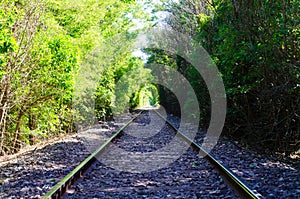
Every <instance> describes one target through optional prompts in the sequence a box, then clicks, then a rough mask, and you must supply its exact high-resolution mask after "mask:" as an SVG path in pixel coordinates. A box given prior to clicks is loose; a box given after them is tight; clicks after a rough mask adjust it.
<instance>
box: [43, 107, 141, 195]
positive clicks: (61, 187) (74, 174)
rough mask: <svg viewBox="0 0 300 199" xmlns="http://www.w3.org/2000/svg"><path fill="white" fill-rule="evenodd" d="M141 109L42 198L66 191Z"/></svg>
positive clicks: (62, 193)
mask: <svg viewBox="0 0 300 199" xmlns="http://www.w3.org/2000/svg"><path fill="white" fill-rule="evenodd" d="M142 112H143V111H140V112H139V113H138V114H137V115H136V116H135V117H134V118H132V119H131V120H130V121H129V122H127V123H126V124H125V125H124V126H123V127H122V128H120V129H119V130H118V131H117V132H116V133H115V134H114V135H113V136H112V137H110V138H109V139H108V140H107V141H106V142H105V143H104V144H102V145H101V146H100V147H98V148H97V149H96V150H95V151H94V152H93V153H92V154H90V155H89V156H88V157H87V158H86V159H85V160H83V161H82V162H81V163H80V164H79V165H78V166H77V167H76V168H75V169H73V170H72V171H71V172H70V173H69V174H68V175H67V176H65V177H64V178H63V179H62V180H61V181H60V182H59V183H57V184H56V185H55V186H54V187H53V188H52V189H51V190H50V191H48V192H47V193H46V194H45V195H44V196H43V199H49V198H51V199H54V198H55V199H56V198H61V197H62V196H63V195H64V194H65V193H66V191H67V189H68V187H69V186H70V185H72V184H73V183H74V182H76V181H77V180H78V179H79V178H81V177H82V175H83V173H84V172H85V171H86V170H87V169H88V168H89V167H90V166H91V165H92V164H93V163H94V162H95V161H96V156H97V155H99V154H100V152H102V151H103V150H104V149H105V148H106V147H107V146H108V145H109V144H110V143H111V142H112V141H113V140H114V139H115V138H116V137H117V136H118V135H119V134H120V133H121V132H122V131H123V130H124V129H125V128H126V127H127V126H128V125H129V124H131V123H132V122H133V121H134V120H135V119H137V118H138V117H139V116H140V115H141V113H142Z"/></svg>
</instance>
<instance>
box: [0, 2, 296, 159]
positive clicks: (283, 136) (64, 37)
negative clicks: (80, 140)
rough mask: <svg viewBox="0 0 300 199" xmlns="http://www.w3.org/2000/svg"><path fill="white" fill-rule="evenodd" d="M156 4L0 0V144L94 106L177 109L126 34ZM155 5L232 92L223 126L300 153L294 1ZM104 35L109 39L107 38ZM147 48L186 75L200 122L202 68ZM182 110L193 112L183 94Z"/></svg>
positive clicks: (107, 112)
mask: <svg viewBox="0 0 300 199" xmlns="http://www.w3.org/2000/svg"><path fill="white" fill-rule="evenodd" d="M152 3H153V2H152V1H145V2H144V4H141V3H137V1H133V0H127V1H125V0H105V1H104V0H86V1H79V0H75V1H73V0H61V1H56V0H34V1H32V0H2V1H1V3H0V83H1V84H0V134H1V135H0V136H1V141H0V154H1V155H5V154H10V153H14V152H16V151H18V150H19V149H20V148H21V147H22V146H23V145H25V144H34V143H36V142H38V141H39V140H42V139H45V138H49V137H52V136H55V135H57V134H61V133H69V132H74V131H75V127H76V125H74V119H75V120H76V121H77V124H78V121H81V120H83V118H85V117H89V113H90V112H91V111H92V112H93V111H94V109H95V112H93V113H94V114H95V117H96V118H97V119H104V120H105V119H107V118H110V117H111V116H112V115H113V114H114V113H117V112H118V111H120V110H121V109H123V108H124V106H129V107H130V108H133V107H136V106H139V105H155V104H156V103H158V101H160V102H161V104H162V105H163V106H164V107H165V108H166V109H168V111H169V112H172V113H174V114H179V113H180V110H179V109H178V101H176V99H175V96H174V95H173V94H172V93H171V92H170V91H168V90H167V88H164V87H161V86H159V85H153V84H149V81H150V82H151V79H152V78H153V77H152V75H151V71H150V70H149V69H147V67H144V61H145V60H141V59H140V58H137V57H132V52H130V50H131V49H130V47H129V46H130V42H131V38H134V37H135V36H136V35H137V33H138V30H137V29H135V28H134V26H135V25H137V23H139V24H142V23H144V24H147V23H146V22H150V23H149V24H151V25H150V26H152V25H154V24H155V23H156V22H157V21H156V20H157V16H155V15H153V14H152V15H151V14H149V13H147V12H146V11H145V9H144V8H142V7H143V6H145V5H147V4H148V5H151V4H152ZM156 8H157V9H156V10H153V13H155V12H158V11H165V12H166V13H168V14H167V15H166V18H165V22H166V23H167V24H168V27H169V28H172V29H173V30H175V31H178V32H181V33H184V34H187V35H189V36H191V37H192V38H193V39H194V40H195V41H196V42H197V43H198V44H200V45H202V46H203V47H204V48H205V49H206V50H207V52H208V53H209V54H210V56H211V57H212V59H213V60H214V62H215V63H216V65H217V67H218V69H219V71H220V73H221V76H222V78H223V80H224V83H225V89H226V95H227V106H228V111H227V119H226V124H225V131H224V133H226V134H227V135H229V136H231V137H233V138H237V139H239V140H243V141H245V142H246V143H247V144H251V145H252V146H255V147H256V148H257V149H259V150H261V151H269V152H270V151H271V152H273V153H274V152H280V153H284V154H285V155H290V154H292V153H294V152H295V151H297V150H298V149H299V144H300V141H299V140H300V139H299V138H300V133H299V132H300V126H299V119H300V107H299V104H300V95H299V93H300V81H299V79H300V77H299V72H300V69H299V68H300V61H299V57H300V47H299V46H300V45H299V44H300V27H299V24H300V18H299V16H300V13H299V11H300V3H299V1H296V0H274V1H258V0H243V1H237V0H233V1H229V0H214V1H199V0H185V1H171V0H168V1H162V3H160V4H158V5H157V7H156ZM137 20H138V22H137ZM145 26H147V25H145ZM118 35H119V36H118ZM109 39H111V40H113V42H111V43H110V45H105V42H106V41H108V40H109ZM114 42H115V44H114ZM112 44H113V45H112ZM143 52H144V53H146V54H148V56H149V57H148V59H147V63H148V64H151V63H155V62H156V63H160V64H165V65H168V66H171V67H173V68H175V69H177V70H178V71H179V72H180V73H181V74H183V75H184V76H185V77H186V78H187V79H188V81H189V82H190V84H191V86H192V87H193V89H194V90H195V93H196V95H197V98H198V100H199V102H200V109H201V118H200V123H201V125H202V126H204V127H205V126H206V127H207V125H208V123H209V121H210V96H209V94H208V91H207V87H206V85H205V83H204V81H203V79H202V78H201V75H200V74H199V73H197V71H196V70H195V68H193V66H191V64H190V63H187V62H186V61H185V60H184V59H183V58H182V57H180V56H177V55H171V54H168V53H167V52H164V51H162V50H159V49H143ZM130 71H133V72H130ZM167 72H168V71H162V74H163V73H167ZM124 77H126V78H124ZM161 78H162V79H163V78H164V77H163V76H162V77H161ZM124 79H126V82H125V83H123V84H121V83H122V81H123V80H124ZM78 82H79V83H78ZM119 85H121V87H118V86H119ZM137 85H142V87H139V86H137ZM187 95H188V93H187ZM91 99H92V100H91ZM116 100H117V101H116ZM91 105H92V106H91ZM90 106H91V107H90ZM74 107H75V109H74ZM90 108H92V109H93V110H90ZM181 108H183V109H184V111H187V112H188V111H190V110H189V109H191V106H190V104H189V101H188V100H187V101H186V102H185V104H184V107H181ZM78 111H79V112H78ZM114 111H115V112H114ZM91 120H93V118H91ZM79 123H80V122H79ZM75 124H76V122H75Z"/></svg>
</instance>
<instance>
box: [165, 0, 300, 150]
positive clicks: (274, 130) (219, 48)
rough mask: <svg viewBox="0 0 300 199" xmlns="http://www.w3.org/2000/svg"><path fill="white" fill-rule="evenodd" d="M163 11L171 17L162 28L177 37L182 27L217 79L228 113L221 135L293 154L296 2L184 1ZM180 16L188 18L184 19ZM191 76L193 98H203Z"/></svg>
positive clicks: (296, 96)
mask: <svg viewBox="0 0 300 199" xmlns="http://www.w3.org/2000/svg"><path fill="white" fill-rule="evenodd" d="M179 8H182V9H179ZM168 10H171V12H172V13H173V15H175V16H177V18H176V17H175V18H173V19H172V18H171V19H169V22H168V23H169V24H170V25H171V26H172V27H175V28H176V29H177V30H178V31H183V30H182V27H185V30H184V32H185V33H187V34H190V35H192V36H193V37H194V39H195V40H197V41H198V42H199V43H200V44H201V45H203V46H204V47H205V49H206V50H207V51H208V52H209V53H210V55H211V56H212V58H213V59H214V61H215V63H216V64H217V66H218V68H219V70H220V72H221V74H222V77H223V80H224V83H225V87H226V93H227V99H228V108H229V109H228V116H227V124H226V125H225V128H226V130H227V133H229V134H230V135H233V136H234V137H238V136H240V137H241V138H242V139H244V140H247V141H248V142H253V143H254V142H256V143H257V142H258V143H260V146H262V145H263V146H265V147H269V149H272V150H273V149H275V150H274V151H276V150H277V151H281V152H285V153H286V155H288V154H290V153H291V152H293V151H295V150H296V149H297V147H299V142H298V141H297V140H299V137H300V134H299V132H300V129H299V125H298V124H299V116H298V115H299V113H300V109H299V105H298V104H299V100H300V99H299V96H300V89H299V68H300V62H299V56H300V48H299V46H300V45H299V41H300V40H299V39H300V34H299V31H300V27H299V24H300V18H299V17H298V16H299V14H300V13H299V12H300V2H299V1H295V0H291V1H258V0H255V1H250V0H249V1H247V0H246V1H237V0H234V1H229V0H225V1H224V0H217V1H213V3H212V4H210V3H207V4H200V3H199V4H194V3H193V1H189V0H188V1H180V3H179V4H175V5H171V6H170V7H169V9H168ZM185 10H189V11H191V12H192V13H191V14H192V16H186V15H184V14H183V12H185ZM185 14H186V13H185ZM179 16H185V17H184V19H182V18H180V17H179ZM194 16H197V19H194ZM193 24H196V25H193ZM185 67H186V66H185V65H181V66H180V67H179V68H185ZM193 73H194V72H193V71H190V73H189V75H188V76H189V77H190V78H191V79H190V80H192V81H190V82H191V83H192V84H194V85H195V86H193V87H194V88H196V91H197V92H196V93H197V95H198V96H204V98H206V97H207V93H205V89H204V90H203V89H202V90H201V88H204V87H203V85H202V86H201V83H200V82H198V83H197V78H195V77H196V76H194V77H193ZM207 106H208V104H207ZM186 108H187V109H188V105H186ZM201 110H202V109H201ZM208 121H209V120H208ZM256 146H259V145H256Z"/></svg>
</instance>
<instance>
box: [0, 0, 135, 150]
mask: <svg viewBox="0 0 300 199" xmlns="http://www.w3.org/2000/svg"><path fill="white" fill-rule="evenodd" d="M131 3H133V2H131ZM129 5H130V4H129V3H128V2H124V1H118V0H110V1H104V0H87V1H71V0H63V1H56V0H34V1H28V0H21V1H12V0H3V1H1V3H0V81H1V84H0V118H1V119H0V133H1V141H0V153H1V154H5V153H12V152H14V151H17V150H18V149H19V148H20V147H21V146H22V145H23V144H34V143H35V142H37V141H39V140H41V139H43V138H48V137H51V136H52V135H57V134H59V133H68V132H72V131H73V114H74V113H73V110H72V103H73V102H74V101H75V102H78V103H81V104H83V105H84V102H85V101H88V100H87V99H88V98H89V97H93V96H94V93H87V95H86V96H83V97H82V98H78V96H76V95H74V90H75V81H76V78H78V72H79V70H80V69H82V67H84V65H83V64H82V63H83V61H85V59H84V57H86V56H88V55H89V53H90V52H92V51H93V50H94V49H96V48H98V47H99V46H98V45H99V43H100V42H101V41H103V40H104V39H105V38H107V37H109V36H112V35H116V34H118V33H119V32H120V30H121V31H125V30H127V27H129V26H130V25H129V21H128V20H127V19H125V18H122V17H120V16H122V15H123V13H125V12H126V11H128V10H129ZM123 24H125V25H123ZM119 25H120V26H121V27H122V28H119ZM121 54H122V53H121ZM125 54H126V53H125ZM127 54H128V53H127ZM120 56H124V53H123V55H120ZM117 64H118V63H117V61H116V62H115V63H114V64H113V65H115V66H114V67H112V68H114V70H112V72H111V71H109V70H107V74H106V77H105V78H107V79H106V80H105V81H104V82H103V83H102V84H99V86H98V87H99V89H98V90H97V92H96V93H97V95H98V96H101V97H99V99H98V101H97V105H99V107H104V108H99V111H100V110H102V111H105V112H104V113H101V114H100V115H104V116H107V115H109V113H108V112H107V110H109V106H110V105H111V104H109V103H108V101H107V99H112V98H113V97H112V96H110V93H107V92H106V91H107V90H111V89H113V86H114V84H115V81H116V79H117V78H119V77H118V76H120V75H122V74H123V72H122V70H124V69H122V68H124V66H125V65H126V64H127V62H125V63H123V64H119V65H120V66H121V67H117ZM125 68H127V67H125ZM126 70H127V69H125V71H126ZM101 86H102V87H101ZM101 88H103V89H101ZM83 89H84V88H83ZM101 92H102V93H101ZM112 93H113V92H112ZM112 95H113V94H112ZM83 107H84V106H83Z"/></svg>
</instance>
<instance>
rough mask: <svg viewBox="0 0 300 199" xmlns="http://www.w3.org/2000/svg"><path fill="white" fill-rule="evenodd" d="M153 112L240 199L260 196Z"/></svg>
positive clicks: (252, 198) (253, 198) (251, 198)
mask: <svg viewBox="0 0 300 199" xmlns="http://www.w3.org/2000/svg"><path fill="white" fill-rule="evenodd" d="M154 112H155V113H156V114H157V115H158V116H159V117H161V118H162V119H163V120H164V121H166V123H167V124H168V125H169V126H170V127H171V128H172V129H174V131H176V132H177V134H178V135H179V136H180V137H181V138H182V139H183V140H184V141H186V142H187V143H188V144H190V146H192V147H193V148H194V149H195V150H196V151H197V152H198V153H199V154H201V155H202V156H203V157H204V158H205V159H206V160H207V161H208V162H209V163H210V164H211V165H212V166H214V168H215V169H216V170H217V171H218V172H219V174H220V175H221V176H222V178H223V179H224V180H225V181H226V182H227V183H228V184H229V186H230V187H231V188H232V189H233V190H234V191H235V192H236V194H237V195H239V196H240V197H242V198H247V199H258V198H260V197H259V195H260V194H255V193H254V192H253V191H252V190H251V189H250V188H249V187H248V186H246V184H245V183H243V182H242V181H241V180H240V179H239V178H238V177H237V176H236V175H235V174H234V173H233V172H232V171H231V170H230V169H229V168H227V167H226V166H224V165H222V164H221V163H220V162H219V161H218V160H217V159H216V158H215V157H214V156H212V155H211V154H209V153H208V152H207V151H206V150H205V149H204V148H202V147H201V146H200V145H198V144H197V143H195V142H194V141H193V140H192V139H190V138H189V137H187V136H186V135H184V134H183V133H182V132H180V131H179V130H178V129H177V128H176V127H174V126H173V124H171V123H170V122H169V121H168V120H166V119H165V118H164V117H163V116H162V115H161V114H160V113H159V112H157V111H156V110H154Z"/></svg>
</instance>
